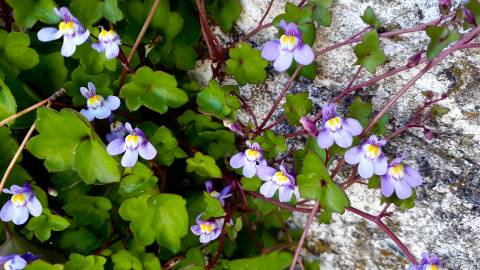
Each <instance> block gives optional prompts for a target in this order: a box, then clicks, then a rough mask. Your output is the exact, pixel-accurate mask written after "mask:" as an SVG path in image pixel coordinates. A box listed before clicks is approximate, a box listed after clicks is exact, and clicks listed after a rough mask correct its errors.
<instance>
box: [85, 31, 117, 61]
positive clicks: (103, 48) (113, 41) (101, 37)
mask: <svg viewBox="0 0 480 270" xmlns="http://www.w3.org/2000/svg"><path fill="white" fill-rule="evenodd" d="M100 29H101V31H100V34H98V43H93V44H92V48H94V49H95V50H97V51H98V52H105V56H106V57H107V58H108V59H113V58H115V57H117V56H118V53H119V52H120V47H119V46H120V45H121V44H122V42H121V40H120V37H119V36H118V34H117V32H115V31H114V30H113V29H110V30H108V31H107V30H105V29H103V27H101V26H100Z"/></svg>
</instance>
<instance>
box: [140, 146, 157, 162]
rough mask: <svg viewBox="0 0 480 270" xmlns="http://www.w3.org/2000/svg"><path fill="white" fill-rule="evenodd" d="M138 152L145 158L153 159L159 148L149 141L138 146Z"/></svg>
mask: <svg viewBox="0 0 480 270" xmlns="http://www.w3.org/2000/svg"><path fill="white" fill-rule="evenodd" d="M138 154H140V156H141V157H142V158H143V159H146V160H151V159H153V158H154V157H155V156H156V155H157V149H155V147H154V146H153V144H151V143H150V142H147V143H145V144H142V145H140V147H138Z"/></svg>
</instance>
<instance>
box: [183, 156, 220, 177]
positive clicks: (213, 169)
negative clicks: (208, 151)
mask: <svg viewBox="0 0 480 270" xmlns="http://www.w3.org/2000/svg"><path fill="white" fill-rule="evenodd" d="M187 172H189V173H191V172H195V173H196V174H198V175H200V176H203V177H211V178H222V172H221V171H220V168H219V167H218V166H217V164H216V163H215V159H213V158H212V157H210V156H207V155H204V154H202V153H200V152H196V153H195V156H194V157H193V158H189V159H187Z"/></svg>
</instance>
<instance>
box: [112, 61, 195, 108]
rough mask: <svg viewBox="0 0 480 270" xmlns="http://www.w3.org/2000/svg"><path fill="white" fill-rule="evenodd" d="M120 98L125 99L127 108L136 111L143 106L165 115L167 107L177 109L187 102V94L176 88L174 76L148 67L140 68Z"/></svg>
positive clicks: (123, 89)
mask: <svg viewBox="0 0 480 270" xmlns="http://www.w3.org/2000/svg"><path fill="white" fill-rule="evenodd" d="M120 96H121V97H122V98H124V99H125V102H126V105H127V108H128V109H129V110H131V111H136V110H138V109H139V108H140V106H142V105H143V106H145V107H147V108H149V109H151V110H153V111H156V112H158V113H161V114H163V113H166V112H167V111H168V107H171V108H178V107H180V106H182V105H183V104H185V103H186V102H187V101H188V96H187V94H186V93H185V92H184V91H183V90H181V89H179V88H177V80H176V79H175V77H174V76H172V75H170V74H168V73H165V72H163V71H155V72H154V71H153V70H151V69H150V68H149V67H141V68H140V69H138V70H137V72H136V73H135V75H134V76H133V78H132V82H131V83H127V84H125V85H124V86H123V87H122V89H121V91H120Z"/></svg>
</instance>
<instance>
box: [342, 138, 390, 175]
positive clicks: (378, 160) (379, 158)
mask: <svg viewBox="0 0 480 270" xmlns="http://www.w3.org/2000/svg"><path fill="white" fill-rule="evenodd" d="M385 143H386V141H385V140H378V139H377V136H375V135H372V136H370V138H369V139H368V140H367V141H365V142H363V143H362V144H360V145H358V146H355V147H352V148H350V149H348V150H347V152H345V161H346V162H347V163H348V164H352V165H353V164H357V163H359V165H358V174H360V176H361V177H363V178H365V179H366V178H370V177H372V175H373V173H375V174H377V175H384V174H385V173H386V172H387V167H388V162H387V157H385V155H384V154H383V153H382V149H381V147H382V146H383V145H385Z"/></svg>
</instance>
